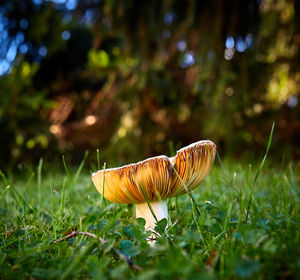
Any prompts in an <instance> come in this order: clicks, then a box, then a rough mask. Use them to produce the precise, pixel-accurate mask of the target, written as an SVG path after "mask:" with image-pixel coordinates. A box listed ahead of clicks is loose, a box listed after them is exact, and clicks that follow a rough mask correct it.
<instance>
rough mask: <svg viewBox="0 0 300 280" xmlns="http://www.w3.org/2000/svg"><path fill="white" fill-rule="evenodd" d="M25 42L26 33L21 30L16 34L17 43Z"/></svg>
mask: <svg viewBox="0 0 300 280" xmlns="http://www.w3.org/2000/svg"><path fill="white" fill-rule="evenodd" d="M23 42H24V33H23V32H20V31H19V32H18V33H17V35H16V43H17V45H20V44H22V43H23Z"/></svg>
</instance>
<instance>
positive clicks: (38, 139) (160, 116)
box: [0, 0, 300, 165]
mask: <svg viewBox="0 0 300 280" xmlns="http://www.w3.org/2000/svg"><path fill="white" fill-rule="evenodd" d="M6 2H7V1H6ZM6 2H5V4H4V5H3V9H1V11H0V12H1V15H3V18H4V17H5V18H6V19H7V20H8V22H9V23H10V24H9V25H8V26H9V27H7V31H8V38H7V39H5V40H6V41H5V42H6V43H7V44H8V47H9V43H11V42H13V38H14V36H16V35H17V34H19V33H20V32H21V33H22V34H23V35H24V44H26V46H27V47H28V52H27V53H26V54H22V53H21V52H20V51H19V49H20V48H18V53H17V56H16V59H14V61H13V62H12V63H11V64H12V70H11V72H9V71H8V72H7V74H6V75H3V76H1V77H0V82H1V83H0V93H1V101H0V117H1V118H0V129H1V132H2V133H1V135H2V136H3V137H1V146H2V147H3V149H4V150H5V155H4V156H3V160H2V162H1V164H4V163H7V162H11V164H12V165H16V164H17V163H19V162H20V161H30V160H31V161H37V160H38V159H39V156H38V155H40V154H41V152H42V153H43V154H44V156H49V157H51V156H52V155H53V153H52V152H53V151H54V150H55V149H56V147H57V146H59V148H60V151H63V152H64V153H65V154H68V157H69V158H72V159H74V160H75V161H76V162H78V158H80V156H79V155H81V154H82V152H83V151H85V150H86V149H93V150H94V149H96V148H100V149H101V153H102V158H104V159H105V161H107V162H108V164H114V163H115V162H117V163H118V164H120V163H122V162H124V163H125V162H129V161H130V162H131V161H133V160H140V159H141V157H142V158H143V157H146V156H152V155H154V154H161V153H166V151H168V148H169V147H168V145H169V141H172V142H173V143H174V148H177V147H180V146H183V145H184V144H188V143H191V142H193V141H196V140H199V139H202V138H210V139H212V140H213V141H215V142H216V144H217V145H218V147H221V149H222V151H224V152H229V153H233V154H235V155H236V156H239V155H240V154H242V153H245V150H247V151H251V152H250V156H253V157H255V155H256V153H257V152H258V151H259V150H260V149H261V148H262V147H263V146H264V139H265V138H266V137H267V131H268V130H267V129H265V128H266V127H270V126H271V125H272V123H273V122H274V121H275V122H276V123H277V124H278V126H277V133H276V134H275V138H274V145H276V146H277V149H278V157H279V158H280V159H281V156H280V155H281V153H282V151H284V150H288V152H290V153H291V154H292V155H293V156H294V157H299V154H298V152H297V151H296V149H294V148H293V147H294V146H295V147H299V141H298V138H299V137H298V135H299V117H298V116H299V108H300V106H299V104H300V102H298V98H299V88H300V86H299V85H300V72H299V53H300V52H299V26H298V25H299V17H300V15H299V11H300V9H299V4H297V2H295V1H291V0H283V1H280V2H278V1H275V0H270V1H257V0H247V1H243V2H237V3H236V5H234V6H233V5H232V2H231V1H222V2H219V1H213V2H210V1H208V2H199V1H188V2H187V1H183V0H177V1H162V2H160V3H158V2H156V1H147V2H145V3H144V2H143V1H142V2H139V1H110V0H107V1H106V0H104V1H100V2H97V1H96V2H97V3H96V2H93V1H90V2H88V3H81V2H80V1H74V3H73V4H74V5H75V6H74V7H73V8H72V7H70V3H71V2H69V1H59V3H58V2H57V1H41V3H35V2H34V1H27V0H19V1H16V0H14V1H8V2H7V3H6ZM75 7H76V8H75ZM0 20H1V19H0ZM22 20H27V22H28V27H26V28H25V29H24V28H21V27H20V24H21V21H22ZM2 21H3V20H2ZM3 22H4V21H3ZM3 26H4V25H3ZM5 28H6V27H5ZM64 32H67V34H69V36H67V37H64V36H62V35H63V34H64ZM68 32H69V33H68ZM0 35H1V34H0ZM1 36H2V35H1ZM21 37H22V36H21ZM228 42H229V43H228ZM8 47H7V49H8ZM41 48H44V50H46V54H45V56H43V55H40V54H39V51H40V50H41ZM7 52H8V50H7ZM3 53H4V55H6V52H5V50H4V51H3ZM1 55H2V52H1ZM0 59H2V57H0ZM5 59H6V58H5ZM0 62H1V61H0ZM54 104H55V106H53V105H54ZM49 108H50V110H49ZM49 111H50V112H49ZM49 131H50V132H49ZM54 139H55V144H57V145H53V144H54V143H53V142H54V141H53V140H54ZM67 152H68V153H67ZM71 152H72V153H71ZM33 155H36V156H34V157H33ZM95 162H96V158H95Z"/></svg>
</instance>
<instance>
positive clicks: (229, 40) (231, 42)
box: [225, 36, 234, 49]
mask: <svg viewBox="0 0 300 280" xmlns="http://www.w3.org/2000/svg"><path fill="white" fill-rule="evenodd" d="M225 47H226V48H227V49H233V48H234V38H233V37H232V36H228V37H227V38H226V41H225Z"/></svg>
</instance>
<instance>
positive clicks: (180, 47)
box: [177, 40, 186, 52]
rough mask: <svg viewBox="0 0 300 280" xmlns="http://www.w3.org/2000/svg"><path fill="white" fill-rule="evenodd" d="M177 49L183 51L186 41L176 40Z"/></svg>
mask: <svg viewBox="0 0 300 280" xmlns="http://www.w3.org/2000/svg"><path fill="white" fill-rule="evenodd" d="M177 49H178V50H179V51H181V52H183V51H184V50H185V49H186V42H185V40H180V41H178V42H177Z"/></svg>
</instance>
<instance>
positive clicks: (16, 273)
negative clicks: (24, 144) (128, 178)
mask: <svg viewBox="0 0 300 280" xmlns="http://www.w3.org/2000/svg"><path fill="white" fill-rule="evenodd" d="M62 168H63V167H62ZM299 168H300V166H299V164H292V163H289V164H288V165H283V166H281V167H279V166H278V165H274V164H270V163H268V162H265V167H264V169H262V170H260V176H258V177H257V176H256V173H257V171H256V170H259V164H257V166H252V165H251V164H247V163H243V162H240V163H234V162H232V161H231V160H230V161H228V160H226V161H225V162H224V163H223V168H221V167H219V166H217V165H216V166H215V167H214V168H213V170H212V173H211V174H210V175H209V177H208V178H207V180H206V182H205V184H203V185H202V187H201V186H200V187H199V188H197V189H195V190H194V191H193V197H194V202H193V201H192V200H191V199H190V197H189V196H188V195H184V196H180V197H178V198H171V199H170V200H169V203H168V206H169V213H170V216H171V220H172V226H171V227H169V228H168V229H167V231H168V232H165V226H166V221H165V220H161V221H159V222H158V223H157V230H159V231H160V233H161V237H159V239H158V241H157V242H156V244H155V245H154V246H150V245H149V244H148V243H147V242H146V238H147V237H149V236H150V234H151V232H149V231H145V230H144V225H145V221H144V219H137V220H136V219H135V218H134V208H133V207H132V206H131V205H119V204H113V203H109V202H107V201H105V200H102V199H101V197H100V195H99V194H98V192H97V191H96V189H95V188H94V186H93V185H92V181H91V178H90V175H89V174H87V172H86V171H85V169H83V167H82V166H79V167H78V168H77V169H73V168H67V170H68V173H69V175H70V176H69V175H67V174H63V173H62V170H54V169H52V170H50V171H48V172H47V173H45V172H44V168H43V164H42V162H40V164H39V165H38V166H37V168H35V170H36V175H35V174H33V173H32V172H31V171H30V170H28V173H24V174H23V176H22V177H17V176H16V175H14V176H10V177H9V178H7V177H6V176H5V175H4V174H3V173H1V174H2V175H1V177H2V181H1V183H0V214H1V215H0V224H1V225H2V226H1V228H0V277H1V278H3V279H16V278H18V279H23V278H38V279H104V278H106V279H153V278H155V279H171V278H172V279H230V278H234V279H274V278H286V277H288V278H291V279H297V278H298V277H299V275H300V267H299V262H298V260H299V256H300V250H299V248H300V246H299V245H300V233H299V224H300V218H299V217H300V209H299V202H300V192H299V180H300V177H299V174H300V173H299V172H300V169H299ZM76 174H77V175H76ZM75 176H76V178H77V179H76V180H74V179H73V178H74V177H75ZM255 178H256V183H255V184H253V180H254V179H255ZM250 199H251V200H252V203H249V200H250ZM192 203H197V204H198V207H199V208H200V210H201V214H200V215H199V214H198V213H197V212H194V211H193V207H194V206H193V205H192ZM195 215H196V219H195ZM76 228H77V229H78V230H80V231H87V232H91V233H94V234H96V235H97V236H99V237H101V238H103V239H105V240H106V241H107V242H106V243H105V244H101V243H100V242H98V241H97V240H96V239H93V238H89V237H86V236H77V237H73V238H71V239H69V240H65V241H62V242H58V243H55V244H54V243H53V241H54V240H57V239H59V238H61V237H64V236H65V235H66V234H67V233H68V232H71V231H73V230H75V229H76ZM112 247H114V248H116V249H118V250H120V251H121V252H122V253H123V254H125V255H126V256H128V257H129V258H130V259H131V260H132V261H133V262H134V263H135V264H137V265H139V266H141V267H142V270H141V271H136V270H132V269H131V268H130V267H129V266H128V265H127V264H126V263H125V262H124V261H123V260H121V259H119V258H118V256H117V255H115V254H114V253H113V252H112V251H111V248H112Z"/></svg>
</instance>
